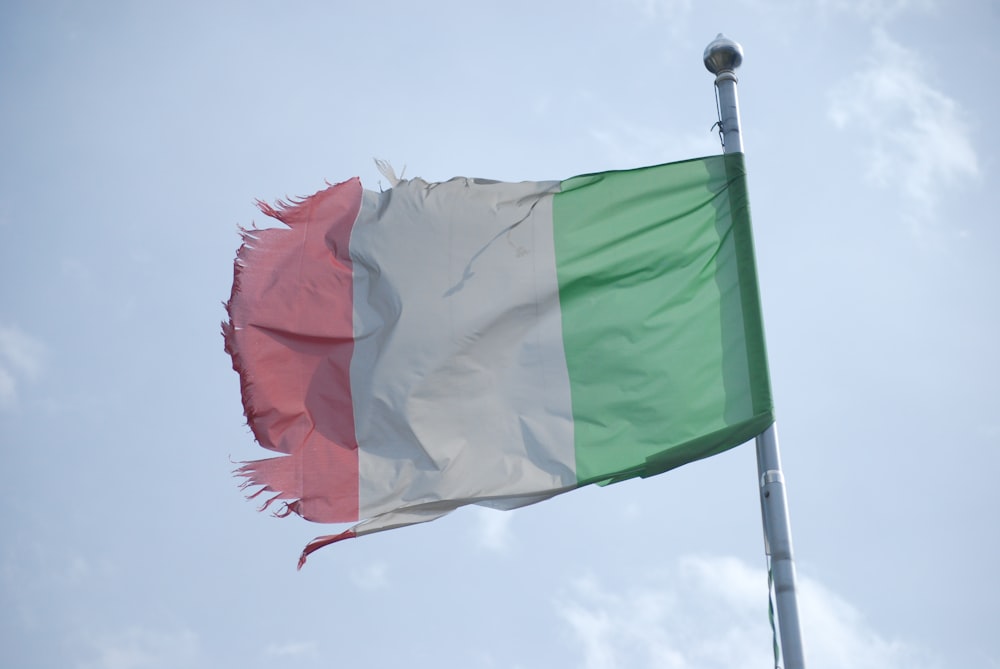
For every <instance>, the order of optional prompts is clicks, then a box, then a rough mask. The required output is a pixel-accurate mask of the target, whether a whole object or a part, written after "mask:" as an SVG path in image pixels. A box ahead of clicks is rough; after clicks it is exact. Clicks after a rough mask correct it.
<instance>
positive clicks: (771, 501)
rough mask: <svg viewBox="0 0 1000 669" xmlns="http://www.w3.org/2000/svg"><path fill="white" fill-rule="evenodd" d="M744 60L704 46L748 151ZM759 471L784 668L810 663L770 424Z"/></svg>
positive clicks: (729, 123)
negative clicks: (741, 74) (742, 97)
mask: <svg viewBox="0 0 1000 669" xmlns="http://www.w3.org/2000/svg"><path fill="white" fill-rule="evenodd" d="M742 62H743V47H741V46H740V45H739V44H737V43H736V42H734V41H732V40H731V39H728V38H726V37H725V36H724V35H722V34H721V33H720V34H719V36H718V37H716V38H715V40H714V41H713V42H712V43H711V44H709V45H708V46H707V47H706V48H705V67H706V68H708V71H709V72H711V73H712V74H714V75H715V87H716V90H717V92H718V101H719V126H720V128H719V130H720V133H721V135H722V146H723V152H725V153H740V152H742V151H743V138H742V136H741V134H740V108H739V100H738V99H737V97H736V82H737V79H736V68H738V67H739V66H740V64H741V63H742ZM757 475H758V477H759V481H760V508H761V516H762V519H763V522H764V550H765V552H766V553H767V555H768V556H769V557H770V568H771V573H772V575H773V579H774V592H775V599H776V604H777V610H778V634H779V636H780V638H781V654H782V656H783V657H784V660H785V661H784V667H785V669H805V665H806V662H805V654H804V652H803V648H802V632H801V629H800V627H799V605H798V601H797V599H796V595H795V563H794V561H793V559H792V532H791V525H790V523H789V521H788V503H787V500H786V498H785V479H784V476H782V473H781V457H780V455H779V454H778V432H777V428H776V426H775V425H773V424H772V425H771V426H770V427H769V428H767V429H766V430H765V431H764V432H763V433H761V435H760V436H758V437H757Z"/></svg>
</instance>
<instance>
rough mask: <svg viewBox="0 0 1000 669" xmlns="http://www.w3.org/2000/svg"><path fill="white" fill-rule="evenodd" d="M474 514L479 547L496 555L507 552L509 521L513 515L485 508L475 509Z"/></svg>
mask: <svg viewBox="0 0 1000 669" xmlns="http://www.w3.org/2000/svg"><path fill="white" fill-rule="evenodd" d="M476 512H477V516H478V522H477V523H476V530H477V533H478V543H479V546H480V547H481V548H485V549H487V550H491V551H495V552H498V553H503V552H506V551H507V550H509V549H510V542H511V539H512V534H511V531H510V521H511V519H512V518H513V515H514V514H513V513H512V512H510V511H498V510H496V509H489V508H485V507H477V508H476Z"/></svg>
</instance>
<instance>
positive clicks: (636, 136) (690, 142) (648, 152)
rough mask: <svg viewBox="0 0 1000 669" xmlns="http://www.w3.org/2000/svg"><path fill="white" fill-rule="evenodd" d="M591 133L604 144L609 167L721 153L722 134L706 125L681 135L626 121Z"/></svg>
mask: <svg viewBox="0 0 1000 669" xmlns="http://www.w3.org/2000/svg"><path fill="white" fill-rule="evenodd" d="M590 136H591V137H592V138H593V139H594V140H596V141H597V143H598V144H600V145H601V146H602V148H603V149H604V152H605V154H606V156H607V159H608V160H607V161H606V162H608V163H609V167H610V168H613V169H628V168H632V167H635V166H636V165H655V164H658V163H661V162H665V161H670V160H683V159H686V158H690V157H692V156H706V155H711V154H715V153H719V152H720V151H721V150H722V147H721V145H720V144H719V135H718V133H716V132H713V131H710V130H709V129H708V128H707V127H706V128H705V131H704V132H701V133H689V134H687V135H686V136H678V135H676V134H673V133H669V132H664V131H662V130H658V129H656V128H649V127H643V126H641V125H637V124H634V123H630V122H627V121H623V122H620V123H618V124H616V126H615V127H613V128H611V129H605V128H595V129H591V130H590Z"/></svg>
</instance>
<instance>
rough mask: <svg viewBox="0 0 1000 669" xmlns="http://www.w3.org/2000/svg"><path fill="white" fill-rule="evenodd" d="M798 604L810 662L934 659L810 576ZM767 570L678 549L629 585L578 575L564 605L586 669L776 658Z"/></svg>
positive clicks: (702, 667)
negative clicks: (665, 564)
mask: <svg viewBox="0 0 1000 669" xmlns="http://www.w3.org/2000/svg"><path fill="white" fill-rule="evenodd" d="M799 587H800V597H799V608H800V616H801V619H802V624H803V636H804V643H805V646H806V653H807V662H808V663H809V666H810V668H811V669H834V668H840V667H856V668H860V669H875V668H876V667H877V668H878V669H903V668H904V667H905V668H906V669H930V668H931V667H937V666H939V665H938V664H937V663H935V662H934V661H933V660H932V659H929V658H927V657H923V656H922V655H921V653H920V651H919V649H918V648H917V647H915V646H913V645H910V644H907V643H904V642H902V641H898V640H892V639H886V638H883V637H882V636H880V635H878V634H877V633H876V632H874V631H872V630H871V629H870V626H869V625H867V624H866V622H865V620H864V619H863V617H862V615H861V614H860V613H859V612H858V611H857V610H856V609H854V608H853V607H851V606H850V605H849V604H847V603H846V602H844V601H843V600H842V599H840V598H839V597H837V596H836V595H834V594H833V593H831V592H830V591H828V590H826V589H825V588H823V587H822V586H820V585H819V584H817V583H816V582H814V581H811V580H809V579H801V581H800V583H799ZM767 601H768V600H767V575H766V573H765V571H764V569H763V568H753V567H750V566H748V565H746V564H745V563H743V562H741V561H740V560H737V559H735V558H731V557H697V556H688V557H684V558H681V559H680V560H678V561H677V563H676V564H675V565H674V568H673V569H672V570H671V571H670V572H668V573H665V574H658V575H652V576H649V575H646V578H644V584H643V585H642V586H641V587H640V586H635V585H629V586H626V587H625V588H624V589H621V588H619V589H613V588H609V587H605V586H603V585H602V584H600V583H598V582H597V581H595V580H594V579H591V578H585V579H580V580H578V581H577V582H576V583H574V585H573V588H572V594H571V595H570V596H569V597H567V598H566V599H564V600H563V601H562V602H560V603H559V604H558V611H559V614H560V615H561V617H562V618H563V620H565V621H566V623H567V624H568V625H569V628H570V630H571V632H572V633H573V635H574V636H575V637H576V639H577V640H578V642H579V647H580V648H582V653H583V666H584V667H585V668H586V669H624V668H625V667H629V668H635V669H645V668H647V667H649V668H653V667H657V668H661V669H663V668H665V669H723V668H725V669H742V668H746V669H750V668H751V667H766V666H771V664H772V663H773V659H774V656H773V651H772V649H771V630H770V626H769V623H768V618H767Z"/></svg>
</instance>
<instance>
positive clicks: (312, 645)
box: [264, 641, 319, 657]
mask: <svg viewBox="0 0 1000 669" xmlns="http://www.w3.org/2000/svg"><path fill="white" fill-rule="evenodd" d="M318 651H319V644H317V643H316V642H315V641H290V642H286V643H272V644H268V646H267V648H265V649H264V652H265V653H266V654H268V655H271V656H275V657H315V656H316V655H317V653H318Z"/></svg>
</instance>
